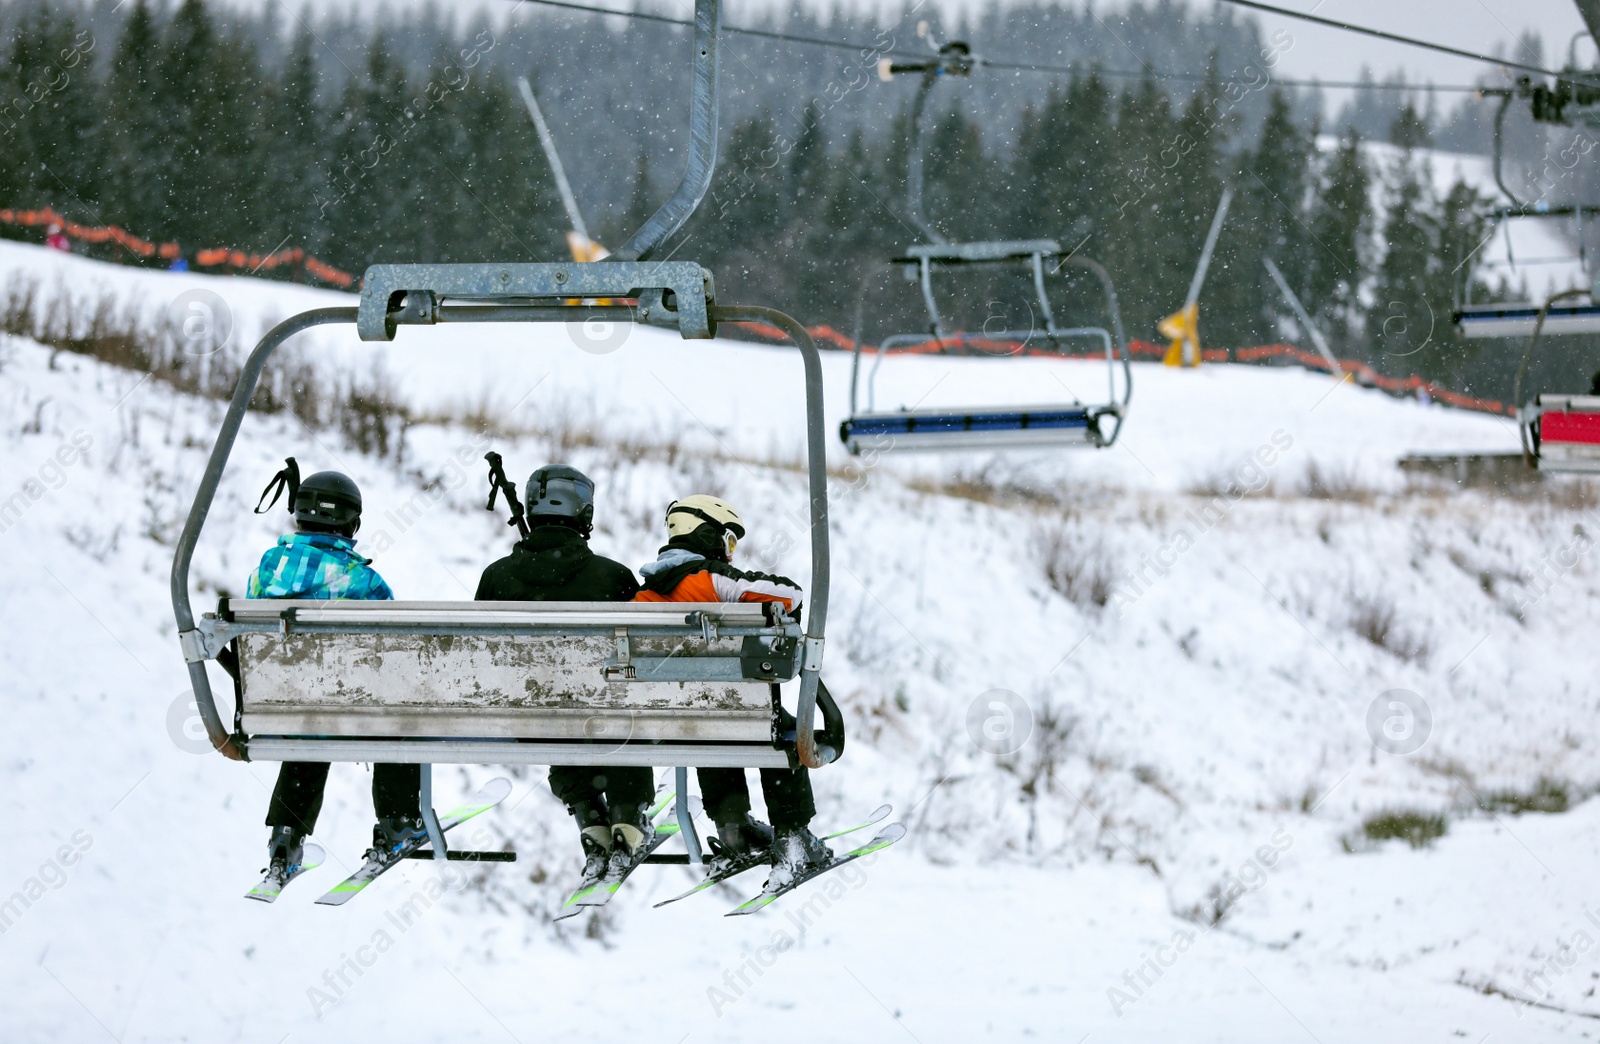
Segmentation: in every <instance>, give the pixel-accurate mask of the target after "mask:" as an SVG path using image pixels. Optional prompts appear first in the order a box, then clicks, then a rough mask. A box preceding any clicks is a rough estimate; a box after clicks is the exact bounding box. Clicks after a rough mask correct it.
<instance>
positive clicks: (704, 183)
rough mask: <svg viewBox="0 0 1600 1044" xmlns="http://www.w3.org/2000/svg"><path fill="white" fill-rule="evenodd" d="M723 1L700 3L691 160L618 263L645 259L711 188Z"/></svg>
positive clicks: (697, 6) (615, 253)
mask: <svg viewBox="0 0 1600 1044" xmlns="http://www.w3.org/2000/svg"><path fill="white" fill-rule="evenodd" d="M721 24H722V7H721V0H695V4H694V86H693V88H692V91H693V94H692V96H691V100H690V105H689V156H688V159H687V160H686V162H685V164H684V169H683V180H682V181H680V182H679V183H678V188H677V191H675V192H674V193H673V194H672V196H671V198H669V199H668V200H667V201H666V202H665V203H663V204H662V205H661V209H660V210H657V211H656V212H655V213H654V214H652V215H651V216H650V218H649V219H648V220H647V221H645V223H644V225H643V227H641V228H640V229H639V230H638V231H637V232H635V233H634V234H633V235H632V236H630V237H628V241H627V242H626V243H623V244H622V245H621V246H619V247H618V248H617V249H616V250H615V251H613V252H612V254H611V258H612V259H613V260H616V261H645V260H648V259H649V258H650V255H652V254H654V253H655V251H656V250H657V248H659V247H660V246H661V244H662V243H665V242H666V241H667V240H668V239H670V238H671V237H672V236H673V235H674V234H675V233H676V232H677V231H678V230H679V229H680V228H682V227H683V225H684V222H686V221H688V220H689V218H690V216H692V215H693V214H694V212H695V210H696V208H698V207H699V206H700V201H701V200H702V199H704V198H705V194H706V192H707V190H709V189H710V188H711V175H712V174H713V173H714V172H715V170H716V164H717V70H718V62H719V54H720V51H719V47H720V43H719V37H720V34H719V32H718V30H719V28H720V27H721Z"/></svg>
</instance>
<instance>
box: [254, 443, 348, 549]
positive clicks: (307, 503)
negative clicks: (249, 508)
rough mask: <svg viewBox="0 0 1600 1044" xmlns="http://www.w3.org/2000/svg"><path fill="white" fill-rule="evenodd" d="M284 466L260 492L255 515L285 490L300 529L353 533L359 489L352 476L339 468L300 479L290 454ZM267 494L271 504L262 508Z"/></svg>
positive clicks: (297, 468)
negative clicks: (339, 470) (269, 496)
mask: <svg viewBox="0 0 1600 1044" xmlns="http://www.w3.org/2000/svg"><path fill="white" fill-rule="evenodd" d="M283 465H284V466H283V469H282V470H281V471H279V472H278V473H277V474H276V475H274V476H272V481H271V482H268V483H267V488H266V489H264V490H262V491H261V500H259V501H257V502H256V514H258V515H260V514H263V513H264V512H266V511H269V510H271V509H272V507H273V505H275V504H277V502H278V498H279V497H280V496H282V495H283V494H284V493H285V492H287V493H288V495H289V497H288V500H289V503H288V508H289V512H290V513H291V514H293V515H294V520H295V522H296V523H298V524H299V525H300V526H301V527H302V528H305V529H309V530H312V531H316V530H331V531H333V532H340V533H352V534H353V533H355V531H356V530H358V529H360V528H361V488H360V487H359V486H357V485H356V484H355V480H354V479H352V478H351V477H350V476H349V475H346V474H344V473H342V472H338V471H319V472H317V473H316V474H314V475H310V476H308V477H306V478H305V479H301V478H300V465H299V464H298V463H297V462H296V461H295V459H294V458H293V457H289V458H288V459H286V460H285V461H284V462H283ZM269 494H270V495H271V497H272V501H271V503H268V504H267V505H266V507H262V503H263V502H265V501H266V499H267V497H268V495H269Z"/></svg>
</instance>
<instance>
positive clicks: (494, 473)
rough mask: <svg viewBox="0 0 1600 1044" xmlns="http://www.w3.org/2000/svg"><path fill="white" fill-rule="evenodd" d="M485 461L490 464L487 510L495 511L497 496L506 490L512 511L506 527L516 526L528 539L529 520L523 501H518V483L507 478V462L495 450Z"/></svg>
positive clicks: (507, 504)
mask: <svg viewBox="0 0 1600 1044" xmlns="http://www.w3.org/2000/svg"><path fill="white" fill-rule="evenodd" d="M483 459H484V460H486V461H488V462H489V503H488V505H487V510H489V511H493V510H494V498H495V494H497V493H499V492H500V491H501V490H505V494H506V507H507V508H509V509H510V511H511V521H510V522H507V523H506V525H508V526H516V527H517V532H518V533H521V534H522V539H524V540H526V539H528V519H527V517H526V516H525V515H524V514H523V513H522V501H520V500H518V499H517V486H516V483H514V482H512V481H511V480H510V479H508V478H506V467H505V462H504V461H503V460H501V459H500V454H498V453H496V452H495V451H494V450H490V451H489V452H488V453H485V454H484V455H483Z"/></svg>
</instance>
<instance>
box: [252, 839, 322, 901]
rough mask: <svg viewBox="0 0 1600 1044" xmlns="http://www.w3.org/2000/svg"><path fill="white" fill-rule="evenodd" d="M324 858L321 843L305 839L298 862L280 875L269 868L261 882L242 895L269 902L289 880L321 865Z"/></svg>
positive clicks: (280, 891)
mask: <svg viewBox="0 0 1600 1044" xmlns="http://www.w3.org/2000/svg"><path fill="white" fill-rule="evenodd" d="M325 858H327V853H326V852H324V851H323V850H322V846H321V845H319V844H317V843H316V842H314V841H307V842H306V843H305V844H304V845H302V846H301V848H300V862H298V863H296V864H295V865H294V866H291V867H289V869H288V871H287V872H286V873H285V874H284V875H283V876H282V877H279V876H278V875H276V874H274V873H273V872H272V871H271V870H270V869H269V870H268V871H267V873H266V876H264V877H263V878H261V883H260V884H258V885H256V886H255V887H254V888H252V889H250V890H249V891H248V892H246V893H244V897H245V898H246V899H256V900H259V901H260V902H263V903H270V902H272V901H273V900H275V899H277V898H278V896H279V895H280V894H282V892H283V890H284V888H285V887H287V886H288V884H289V882H290V881H293V880H294V879H295V878H297V877H299V876H300V875H301V874H303V873H305V872H306V871H307V870H315V869H316V868H317V867H319V866H321V865H322V861H323V859H325Z"/></svg>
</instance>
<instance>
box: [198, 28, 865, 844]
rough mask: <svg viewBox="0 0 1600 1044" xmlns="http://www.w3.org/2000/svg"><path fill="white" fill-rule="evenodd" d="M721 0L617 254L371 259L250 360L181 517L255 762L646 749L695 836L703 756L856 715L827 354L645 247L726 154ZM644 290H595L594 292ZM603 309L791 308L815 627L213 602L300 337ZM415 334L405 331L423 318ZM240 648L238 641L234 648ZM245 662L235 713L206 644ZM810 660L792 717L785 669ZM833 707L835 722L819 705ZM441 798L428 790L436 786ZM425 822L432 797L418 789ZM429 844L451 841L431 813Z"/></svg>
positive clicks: (584, 761) (531, 610)
mask: <svg viewBox="0 0 1600 1044" xmlns="http://www.w3.org/2000/svg"><path fill="white" fill-rule="evenodd" d="M718 18H719V2H718V0H696V5H695V28H694V49H695V55H696V57H695V75H694V83H693V95H692V98H693V100H692V105H691V112H690V133H689V135H688V138H689V140H688V148H687V152H688V162H687V169H686V171H685V173H684V177H683V181H682V183H681V184H680V185H679V186H678V189H677V190H676V192H675V193H674V195H673V196H672V198H671V199H669V200H668V201H667V203H666V204H665V205H663V206H662V207H661V209H660V210H658V211H657V212H656V213H655V215H653V216H652V217H651V218H650V219H649V220H648V221H647V222H646V223H645V225H644V227H643V228H641V229H640V230H639V231H638V232H636V233H635V234H634V236H633V237H632V238H631V239H630V240H629V241H628V242H627V243H626V244H624V245H623V246H622V247H620V248H619V249H618V250H617V252H616V254H614V255H613V257H612V259H611V260H607V261H601V262H587V263H578V262H568V263H553V264H440V265H374V266H372V267H370V268H368V269H367V272H366V276H365V279H364V281H363V283H362V290H361V298H360V303H359V307H356V308H318V309H314V310H311V311H308V312H302V313H300V314H298V315H295V316H292V317H291V318H289V319H286V320H284V321H283V322H281V323H279V324H278V325H277V326H276V327H274V328H273V329H272V330H271V331H269V332H268V333H267V334H266V335H265V336H264V337H263V338H262V339H261V341H260V343H259V344H257V346H256V347H255V349H254V350H253V351H252V352H251V354H250V356H249V357H248V359H247V360H246V361H245V363H244V366H243V368H242V371H241V373H240V377H239V381H238V384H237V386H236V387H235V389H234V393H233V398H232V401H231V402H230V404H229V406H228V410H227V413H226V415H225V417H224V419H223V422H222V426H221V430H220V431H219V433H218V435H217V440H216V443H215V445H214V446H213V448H212V451H211V455H210V458H209V460H208V462H207V464H206V467H205V471H204V474H203V475H202V477H201V479H200V483H199V489H198V490H197V492H196V494H195V498H194V503H193V505H192V507H191V508H190V510H189V514H188V518H187V520H186V521H185V523H184V528H183V532H182V535H181V536H180V537H179V540H178V544H177V551H176V554H175V556H174V559H173V565H172V574H171V594H172V606H173V613H174V615H175V617H176V620H177V625H178V635H179V641H180V645H181V647H182V650H183V654H184V659H185V661H186V662H187V664H188V670H189V678H190V681H191V683H192V685H193V688H194V696H195V702H196V704H197V706H198V708H199V711H200V715H201V718H202V719H203V720H204V722H205V726H206V732H207V734H208V736H209V737H210V739H211V742H212V744H213V746H215V747H216V749H217V750H218V751H220V752H221V753H223V754H224V755H226V756H228V757H230V758H233V759H236V760H248V761H285V760H295V761H329V762H333V761H356V762H402V763H418V764H421V765H423V766H424V767H425V768H424V777H423V778H424V787H425V793H426V788H427V787H428V785H429V780H430V778H431V777H430V775H429V769H428V766H431V765H434V764H440V763H454V764H541V765H603V764H612V765H646V766H673V767H674V768H675V769H676V771H677V779H678V787H677V793H678V805H677V813H678V819H679V823H680V825H681V827H682V830H683V834H684V839H685V844H686V846H687V847H688V849H689V857H690V860H691V861H692V862H699V861H700V848H699V843H698V839H697V836H696V834H695V831H694V828H693V824H692V822H691V820H690V815H689V810H688V803H687V797H686V786H685V784H686V782H687V768H688V767H689V766H729V767H733V766H746V767H771V768H778V767H792V766H800V765H804V766H808V767H812V768H818V767H821V766H823V765H826V764H828V763H829V762H831V761H833V760H835V759H836V758H837V757H838V755H839V753H840V752H841V751H842V749H843V742H844V725H843V721H842V719H841V717H840V715H839V713H838V709H837V707H835V706H834V705H833V703H832V701H831V700H830V699H829V698H828V695H827V690H826V688H825V687H824V686H823V685H822V682H821V674H820V672H821V667H822V653H823V637H824V627H825V623H826V617H827V607H828V586H829V585H828V580H829V565H828V562H829V559H828V494H827V472H826V461H825V436H824V420H823V401H822V364H821V360H820V358H819V357H818V354H817V350H816V346H815V345H814V344H813V343H812V340H811V338H810V337H809V336H808V335H807V333H806V331H805V328H804V327H803V326H801V325H800V324H799V323H798V322H796V321H795V320H794V319H792V318H790V317H789V316H787V315H784V314H783V313H781V312H777V311H774V310H772V309H766V308H755V307H741V306H726V305H718V304H717V303H716V298H715V288H714V283H713V280H712V277H711V273H710V272H708V271H706V270H705V269H703V268H701V267H700V266H699V265H698V264H695V263H693V262H688V261H648V260H647V259H648V258H649V257H650V255H651V254H652V253H653V252H654V251H655V249H656V248H657V247H658V246H659V245H660V244H661V243H662V242H663V241H665V240H666V239H667V238H668V237H670V236H671V235H672V234H673V233H674V232H676V231H677V230H678V229H679V228H680V227H681V226H682V224H683V223H684V221H685V220H687V219H688V217H689V216H690V214H692V213H693V211H694V209H695V207H696V206H697V205H698V203H699V201H700V199H701V197H702V196H703V195H704V193H705V191H706V188H707V187H708V185H709V183H710V178H711V172H712V166H713V161H714V157H715V154H716V137H717V136H716V95H717V58H718V52H717V42H718V41H717V35H718V34H717V25H718ZM595 299H611V300H614V301H620V300H634V301H636V302H637V304H635V305H633V306H624V305H611V306H603V307H593V306H590V307H585V306H583V305H581V304H580V303H579V302H581V301H583V300H595ZM593 316H600V317H603V318H605V319H609V320H611V321H615V322H637V323H645V324H650V325H655V326H662V327H667V328H671V329H676V330H677V331H678V332H679V334H680V335H681V336H683V337H684V338H710V337H714V336H715V334H716V328H717V324H718V323H719V322H757V323H764V324H768V325H771V326H775V327H777V328H778V329H779V330H781V331H782V332H783V333H785V334H786V335H787V336H788V337H789V338H790V339H791V340H792V341H793V342H794V344H795V346H796V347H797V348H798V349H799V352H800V357H801V361H802V363H803V366H804V379H805V393H806V399H805V403H806V434H807V441H806V449H807V455H808V483H809V498H808V499H809V503H810V513H811V567H812V574H811V589H810V591H809V593H808V598H807V616H806V621H805V626H804V627H803V628H802V627H801V626H800V625H799V624H797V623H795V622H793V621H791V620H789V619H788V618H787V617H784V616H781V615H777V614H773V613H771V612H770V610H767V609H765V608H763V607H762V606H760V605H744V604H733V605H723V604H706V605H690V604H682V603H655V604H648V603H620V604H618V603H561V604H558V603H506V602H501V603H493V602H491V603H480V602H466V603H460V602H414V601H409V602H408V601H400V602H360V601H344V600H340V601H329V602H304V601H283V600H253V599H232V598H229V599H223V600H222V601H221V603H220V604H219V606H218V608H217V610H216V611H215V612H212V613H206V614H203V615H199V616H197V614H196V613H195V612H194V609H193V607H192V606H191V603H190V593H189V571H190V563H191V561H192V559H193V556H194V551H195V547H196V545H197V543H198V541H199V538H200V532H201V529H202V527H203V525H204V523H205V521H206V517H207V515H208V514H209V512H210V510H211V507H212V504H213V501H214V499H215V497H216V492H217V488H218V485H219V483H220V481H221V479H222V474H223V471H224V469H225V468H226V466H227V463H228V458H229V456H230V454H231V451H232V449H233V445H234V442H235V440H236V438H237V437H238V434H239V429H240V426H241V424H242V422H243V420H244V415H245V412H246V410H247V408H248V406H249V403H250V401H251V398H252V397H253V396H254V394H255V390H256V386H257V384H258V382H259V380H260V378H261V374H262V371H263V369H264V367H265V366H266V364H267V361H268V360H269V358H270V357H271V356H272V354H273V353H274V352H275V351H276V350H277V349H278V348H279V347H280V346H281V345H282V344H283V343H284V342H285V341H287V340H288V339H289V338H290V337H292V336H293V335H295V334H297V333H300V332H302V331H304V330H308V329H311V328H313V327H317V326H325V325H330V324H354V325H355V327H356V330H357V332H358V334H359V336H360V337H361V338H362V339H363V340H367V341H378V342H384V341H392V340H393V339H394V338H395V336H396V333H397V332H398V330H399V328H400V327H403V326H407V327H410V326H433V325H436V324H440V323H484V322H523V323H527V322H568V321H577V320H581V319H584V318H588V317H593ZM408 336H409V335H408ZM227 654H231V655H227ZM225 655H227V658H229V659H232V660H234V661H236V664H235V666H236V670H237V674H236V678H237V682H236V695H237V702H236V705H235V711H234V717H233V723H232V727H231V728H230V727H229V726H228V725H226V724H225V723H224V721H223V719H222V717H221V715H220V713H219V711H218V708H217V704H216V700H215V698H214V696H213V693H212V689H211V682H210V678H209V676H208V674H207V671H206V663H207V661H209V660H215V659H218V657H219V656H225ZM796 678H798V680H799V684H798V695H797V711H796V715H795V725H794V726H793V728H792V729H791V730H789V731H784V730H783V729H782V727H781V724H780V722H781V720H782V719H781V718H780V715H779V713H778V712H779V707H778V688H777V687H778V685H779V684H780V683H782V682H785V681H790V680H793V679H796ZM819 706H820V707H821V708H822V714H821V716H822V725H821V727H818V724H817V720H816V719H817V716H818V715H817V711H818V707H819ZM424 804H425V805H426V804H427V802H426V800H425V801H424ZM423 814H424V818H425V819H427V820H429V822H430V826H431V825H432V824H433V823H434V822H435V819H434V817H433V816H432V810H431V809H429V808H424V810H423ZM430 833H431V834H433V835H434V836H435V839H436V840H435V844H434V858H436V859H443V858H445V857H446V853H445V851H444V847H443V844H442V838H441V837H440V835H439V834H438V832H437V831H436V830H432V829H431V830H430Z"/></svg>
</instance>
